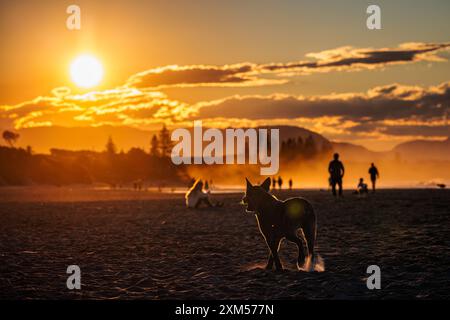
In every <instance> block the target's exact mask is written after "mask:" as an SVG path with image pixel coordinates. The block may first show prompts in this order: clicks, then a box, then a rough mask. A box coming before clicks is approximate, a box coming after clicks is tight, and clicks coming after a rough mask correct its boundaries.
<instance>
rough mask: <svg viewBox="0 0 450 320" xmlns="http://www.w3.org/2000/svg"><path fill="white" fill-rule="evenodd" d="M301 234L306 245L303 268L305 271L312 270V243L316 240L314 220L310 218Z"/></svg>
mask: <svg viewBox="0 0 450 320" xmlns="http://www.w3.org/2000/svg"><path fill="white" fill-rule="evenodd" d="M303 234H304V236H305V240H306V245H307V247H308V257H307V259H306V263H305V266H304V269H306V270H307V271H313V270H314V244H315V242H316V221H315V219H313V220H310V221H309V222H308V224H307V225H306V226H305V227H304V228H303Z"/></svg>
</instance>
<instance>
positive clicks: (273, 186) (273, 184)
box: [272, 178, 277, 190]
mask: <svg viewBox="0 0 450 320" xmlns="http://www.w3.org/2000/svg"><path fill="white" fill-rule="evenodd" d="M276 187H277V180H275V178H272V190H275V188H276Z"/></svg>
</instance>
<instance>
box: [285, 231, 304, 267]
mask: <svg viewBox="0 0 450 320" xmlns="http://www.w3.org/2000/svg"><path fill="white" fill-rule="evenodd" d="M286 239H287V240H289V241H291V242H294V243H295V244H296V245H297V248H298V258H297V268H299V269H300V268H301V267H302V266H303V265H304V264H305V249H304V247H303V241H302V240H301V239H300V238H299V237H297V235H295V234H294V235H289V236H286Z"/></svg>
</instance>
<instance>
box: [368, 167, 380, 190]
mask: <svg viewBox="0 0 450 320" xmlns="http://www.w3.org/2000/svg"><path fill="white" fill-rule="evenodd" d="M369 174H370V181H372V192H375V187H376V186H375V184H376V182H377V179H378V178H379V177H380V174H379V173H378V169H377V167H375V165H374V164H373V162H372V164H371V165H370V168H369Z"/></svg>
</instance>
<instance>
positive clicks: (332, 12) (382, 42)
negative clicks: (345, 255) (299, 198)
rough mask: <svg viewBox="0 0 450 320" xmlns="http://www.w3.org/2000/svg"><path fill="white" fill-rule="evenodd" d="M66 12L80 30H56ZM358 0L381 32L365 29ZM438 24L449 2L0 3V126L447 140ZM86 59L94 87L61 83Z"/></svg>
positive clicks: (448, 43) (442, 37)
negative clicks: (98, 68) (294, 131)
mask: <svg viewBox="0 0 450 320" xmlns="http://www.w3.org/2000/svg"><path fill="white" fill-rule="evenodd" d="M71 4H77V5H79V6H80V7H81V30H79V31H70V30H68V29H67V28H66V19H67V17H68V14H67V13H66V8H67V6H69V5H71ZM369 4H378V5H379V6H380V7H381V15H382V28H383V29H382V30H368V29H367V27H366V18H367V14H366V8H367V6H368V5H369ZM449 14H450V2H449V1H448V0H430V1H417V0H396V1H380V0H379V1H357V0H343V1H331V0H329V1H323V0H319V1H318V0H314V1H313V0H310V1H300V0H292V1H265V0H254V1H242V0H240V1H234V0H231V1H230V0H227V1H211V0H202V1H198V0H197V1H182V0H180V1H178V0H171V1H151V0H149V1H143V0H127V1H125V0H110V1H104V0H96V1H54V0H42V1H31V0H30V1H23V0H19V1H12V0H1V1H0V36H1V39H2V40H1V44H2V49H1V50H0V69H1V71H2V77H1V78H0V129H1V130H2V131H3V130H5V129H12V130H18V131H20V130H21V129H23V128H30V127H42V126H46V127H48V126H63V127H85V126H101V125H112V126H129V127H134V128H139V129H143V130H154V129H156V128H159V127H160V126H161V124H162V123H166V124H167V125H168V126H169V127H171V128H172V127H177V126H185V127H189V126H192V121H193V120H195V119H203V120H204V122H205V123H206V124H205V125H208V126H216V127H225V126H233V127H243V126H257V125H267V124H271V125H297V126H301V127H304V128H307V129H310V130H313V131H315V132H318V133H320V134H322V135H324V136H325V137H327V138H328V139H330V140H334V141H346V142H352V143H356V144H361V145H364V146H366V147H367V148H369V149H373V150H388V149H390V148H392V147H393V146H395V145H396V144H398V143H400V142H404V141H408V140H413V139H445V138H446V137H448V136H450V125H449V122H448V115H449V113H450V77H449V76H450V64H449V61H448V60H449V58H450V19H449V18H448V17H449ZM83 54H89V55H90V56H93V57H95V58H96V59H98V61H99V62H100V63H101V64H102V66H103V77H102V80H101V81H100V83H99V84H98V85H97V86H93V87H91V88H81V87H80V86H78V85H77V84H76V83H75V82H74V81H73V78H71V72H70V68H71V64H73V62H74V61H75V59H76V58H77V57H80V55H83ZM67 147H68V148H71V147H74V146H67Z"/></svg>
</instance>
